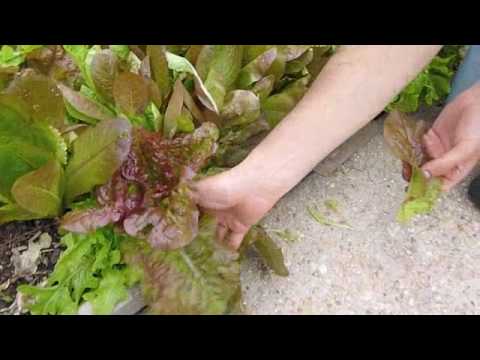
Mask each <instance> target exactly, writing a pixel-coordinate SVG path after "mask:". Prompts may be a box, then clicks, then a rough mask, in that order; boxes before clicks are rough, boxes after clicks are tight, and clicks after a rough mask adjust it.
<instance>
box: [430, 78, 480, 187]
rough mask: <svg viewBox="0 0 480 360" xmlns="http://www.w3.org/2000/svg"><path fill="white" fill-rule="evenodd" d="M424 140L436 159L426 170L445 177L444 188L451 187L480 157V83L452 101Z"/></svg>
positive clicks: (443, 178)
mask: <svg viewBox="0 0 480 360" xmlns="http://www.w3.org/2000/svg"><path fill="white" fill-rule="evenodd" d="M423 140H424V146H425V149H426V151H427V153H428V155H429V156H430V157H431V158H433V160H431V161H429V162H427V163H426V164H424V165H423V166H422V170H423V171H424V173H425V175H426V176H427V177H430V176H435V177H439V178H441V179H442V181H443V190H445V191H448V190H450V189H451V188H452V187H454V186H455V185H457V184H458V183H459V182H460V181H462V180H463V179H464V178H465V177H466V176H467V175H468V174H469V173H470V172H471V171H472V169H473V168H474V167H475V165H476V164H477V163H478V161H479V160H480V84H478V85H474V86H472V87H471V88H470V89H468V90H466V91H464V92H463V93H462V94H460V95H459V96H458V97H457V98H455V99H454V100H453V101H452V102H451V103H450V104H448V105H447V106H446V107H445V109H444V110H443V111H442V112H441V113H440V115H439V116H438V118H437V120H436V121H435V123H434V124H433V126H432V128H431V129H430V130H429V131H428V132H427V133H426V134H425V135H424V139H423Z"/></svg>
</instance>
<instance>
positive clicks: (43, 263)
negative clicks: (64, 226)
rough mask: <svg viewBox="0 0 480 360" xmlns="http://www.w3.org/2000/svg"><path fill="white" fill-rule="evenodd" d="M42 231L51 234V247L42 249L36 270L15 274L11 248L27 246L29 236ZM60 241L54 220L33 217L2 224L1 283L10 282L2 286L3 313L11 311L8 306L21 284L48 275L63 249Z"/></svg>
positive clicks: (1, 306) (1, 303)
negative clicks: (19, 274) (17, 276)
mask: <svg viewBox="0 0 480 360" xmlns="http://www.w3.org/2000/svg"><path fill="white" fill-rule="evenodd" d="M39 233H40V234H41V233H48V234H49V235H50V236H51V238H52V244H51V246H50V248H48V249H43V250H42V252H41V256H40V262H39V265H38V269H37V271H36V272H35V274H32V275H28V276H25V277H20V278H16V277H15V268H14V265H13V263H12V260H11V257H12V250H13V249H15V248H18V247H25V249H26V248H27V247H28V240H29V239H31V238H32V237H34V236H36V235H37V236H38V234H39ZM59 241H60V238H59V235H58V233H57V224H56V222H55V221H54V220H33V221H23V222H13V223H9V224H5V225H0V287H1V286H2V285H3V284H8V282H9V285H8V287H7V288H6V289H4V290H3V291H1V290H0V314H2V313H8V310H7V309H8V308H9V307H10V305H12V303H13V302H14V301H15V298H16V295H17V290H16V289H17V286H18V285H21V284H30V285H37V284H39V283H41V282H42V281H44V280H45V279H46V278H47V277H48V275H49V274H50V273H51V272H52V270H53V268H54V266H55V263H56V262H57V260H58V257H59V256H60V253H61V251H62V246H61V245H60V242H59Z"/></svg>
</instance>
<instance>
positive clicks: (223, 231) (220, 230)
mask: <svg viewBox="0 0 480 360" xmlns="http://www.w3.org/2000/svg"><path fill="white" fill-rule="evenodd" d="M227 233H228V227H227V226H225V225H224V224H218V226H217V240H218V241H219V242H223V240H224V239H225V236H227Z"/></svg>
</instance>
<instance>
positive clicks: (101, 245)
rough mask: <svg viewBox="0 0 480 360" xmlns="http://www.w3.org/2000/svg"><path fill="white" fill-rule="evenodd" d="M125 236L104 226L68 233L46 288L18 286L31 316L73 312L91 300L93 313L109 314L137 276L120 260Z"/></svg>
mask: <svg viewBox="0 0 480 360" xmlns="http://www.w3.org/2000/svg"><path fill="white" fill-rule="evenodd" d="M123 238H124V236H122V235H119V234H116V233H115V232H114V231H113V230H112V229H110V228H105V229H101V230H98V231H96V232H95V233H92V234H88V235H76V234H71V233H69V234H67V235H65V236H64V237H63V238H62V244H63V245H64V246H66V250H65V251H64V252H63V254H62V255H61V257H60V259H59V260H58V262H57V264H56V266H55V269H54V271H53V272H52V274H50V277H49V278H48V281H47V284H46V286H45V287H38V286H30V285H21V286H19V287H18V290H19V291H20V292H21V293H22V294H23V295H24V296H25V297H26V302H27V308H28V309H29V310H30V312H31V313H32V314H34V315H71V314H76V313H77V311H78V308H79V306H80V304H81V303H82V302H83V301H84V300H87V301H90V302H91V304H92V307H93V311H94V313H95V314H110V313H111V312H112V311H113V309H114V307H115V305H116V304H118V303H119V302H121V301H123V300H126V298H127V296H128V293H127V288H128V287H129V286H132V285H133V284H134V283H136V282H138V281H139V276H138V275H136V274H134V273H132V271H133V270H132V269H130V268H128V267H126V266H125V264H124V263H123V261H122V260H121V254H120V243H121V242H122V240H123Z"/></svg>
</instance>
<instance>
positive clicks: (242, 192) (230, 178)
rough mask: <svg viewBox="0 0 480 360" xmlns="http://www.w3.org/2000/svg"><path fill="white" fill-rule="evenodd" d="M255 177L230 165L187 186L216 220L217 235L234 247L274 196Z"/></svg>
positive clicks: (261, 215) (266, 208)
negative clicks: (230, 167) (231, 167)
mask: <svg viewBox="0 0 480 360" xmlns="http://www.w3.org/2000/svg"><path fill="white" fill-rule="evenodd" d="M259 178H260V177H257V179H255V178H254V177H252V176H248V174H246V173H244V172H242V170H241V169H238V168H234V169H232V170H228V171H226V172H224V173H221V174H218V175H215V176H211V177H208V178H205V179H203V180H200V181H198V182H197V183H194V184H193V185H192V186H191V189H192V191H193V198H194V200H195V201H196V202H197V204H198V205H199V206H200V207H201V208H202V209H203V210H205V211H206V212H208V213H210V214H212V215H214V216H215V217H216V219H217V221H218V228H217V238H218V240H220V241H224V242H226V243H227V244H228V245H229V246H230V247H231V248H233V249H235V250H236V249H238V248H239V247H240V245H241V243H242V240H243V238H244V236H245V235H246V234H247V232H248V230H249V229H250V227H251V226H253V225H255V224H256V223H258V222H259V221H260V220H261V219H262V218H263V216H264V215H265V214H266V213H267V212H268V211H269V210H270V209H271V208H272V207H273V205H274V204H275V202H276V199H275V198H274V197H273V196H271V195H270V194H269V191H268V190H266V189H265V188H263V186H262V185H261V184H260V183H259V181H258V179H259Z"/></svg>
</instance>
